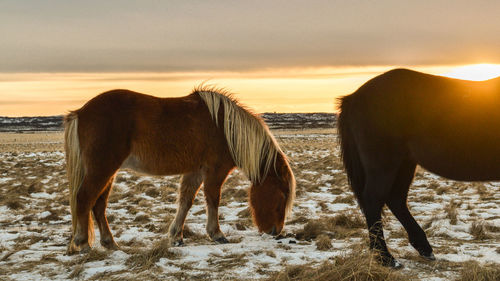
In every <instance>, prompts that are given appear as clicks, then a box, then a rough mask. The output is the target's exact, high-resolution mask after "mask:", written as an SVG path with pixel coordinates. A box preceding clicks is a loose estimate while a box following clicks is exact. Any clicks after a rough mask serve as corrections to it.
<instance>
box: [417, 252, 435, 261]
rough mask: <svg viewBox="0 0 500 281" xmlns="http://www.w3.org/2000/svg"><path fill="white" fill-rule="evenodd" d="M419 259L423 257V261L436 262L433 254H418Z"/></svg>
mask: <svg viewBox="0 0 500 281" xmlns="http://www.w3.org/2000/svg"><path fill="white" fill-rule="evenodd" d="M420 256H421V257H423V258H424V259H426V260H428V261H435V260H436V257H435V256H434V254H433V253H430V254H427V255H425V254H420Z"/></svg>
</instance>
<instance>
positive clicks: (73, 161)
mask: <svg viewBox="0 0 500 281" xmlns="http://www.w3.org/2000/svg"><path fill="white" fill-rule="evenodd" d="M64 126H65V129H64V150H65V151H66V171H67V174H68V181H69V205H70V208H71V221H72V239H74V237H75V233H76V227H77V222H78V216H77V205H78V201H77V195H78V191H79V190H80V186H81V185H82V182H83V178H84V176H85V169H84V166H83V161H82V156H81V152H80V141H79V137H78V115H77V113H76V112H71V113H69V114H68V115H66V116H65V118H64ZM88 232H89V245H91V244H92V242H93V240H94V227H93V222H92V216H90V218H89V230H88ZM71 244H72V243H70V245H71Z"/></svg>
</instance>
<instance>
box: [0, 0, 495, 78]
mask: <svg viewBox="0 0 500 281" xmlns="http://www.w3.org/2000/svg"><path fill="white" fill-rule="evenodd" d="M498 10H500V2H498V1H475V2H473V3H472V2H470V1H465V0H461V1H454V2H453V5H451V4H450V2H449V1H444V0H438V1H432V2H428V1H419V2H410V3H408V2H407V1H397V0H387V1H357V0H355V1H239V2H234V1H222V0H220V1H197V2H196V3H194V2H192V1H190V2H187V1H140V2H138V1H119V2H115V1H85V2H80V3H74V2H68V1H48V2H45V1H44V2H43V3H41V2H39V1H12V2H8V3H5V2H4V3H2V4H0V34H2V37H3V38H4V40H2V44H1V45H0V61H1V62H2V63H1V64H0V71H3V72H16V71H34V72H37V71H192V70H248V69H261V68H269V67H274V68H275V67H303V66H338V65H380V64H382V65H414V64H419V65H422V64H450V63H471V62H478V61H484V62H490V63H498V62H500V53H499V52H498V50H499V49H500V37H499V36H498V34H500V25H498V22H497V18H498V15H497V11H498ZM5 38H7V39H5Z"/></svg>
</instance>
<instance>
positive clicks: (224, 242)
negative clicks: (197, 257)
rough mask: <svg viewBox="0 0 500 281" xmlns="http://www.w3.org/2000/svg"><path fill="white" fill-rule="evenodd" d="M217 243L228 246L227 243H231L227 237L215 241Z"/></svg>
mask: <svg viewBox="0 0 500 281" xmlns="http://www.w3.org/2000/svg"><path fill="white" fill-rule="evenodd" d="M215 243H217V244H227V243H229V240H227V239H226V237H224V236H223V237H220V238H217V239H215Z"/></svg>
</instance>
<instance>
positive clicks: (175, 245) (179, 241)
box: [172, 240, 184, 247]
mask: <svg viewBox="0 0 500 281" xmlns="http://www.w3.org/2000/svg"><path fill="white" fill-rule="evenodd" d="M172 246H173V247H182V246H184V241H183V240H177V241H174V242H172Z"/></svg>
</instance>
